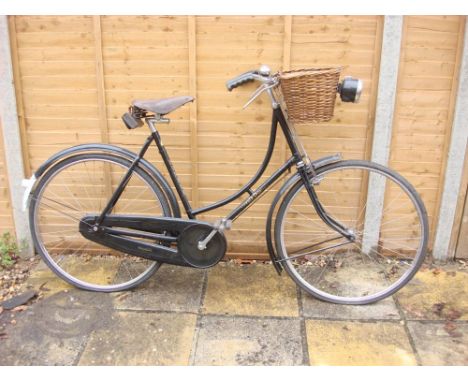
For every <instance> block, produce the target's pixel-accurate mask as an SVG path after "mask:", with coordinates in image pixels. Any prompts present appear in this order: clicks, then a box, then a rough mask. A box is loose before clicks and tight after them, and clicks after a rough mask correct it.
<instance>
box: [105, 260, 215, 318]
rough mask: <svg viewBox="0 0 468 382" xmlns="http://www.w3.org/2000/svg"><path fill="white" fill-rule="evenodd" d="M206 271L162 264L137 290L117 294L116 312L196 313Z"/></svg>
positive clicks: (115, 301)
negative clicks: (125, 310) (119, 310)
mask: <svg viewBox="0 0 468 382" xmlns="http://www.w3.org/2000/svg"><path fill="white" fill-rule="evenodd" d="M205 272H206V271H203V270H200V269H194V268H187V267H177V266H173V265H166V264H164V265H162V266H161V267H160V269H159V270H158V271H157V272H156V273H155V274H154V275H153V276H152V277H151V278H150V279H149V280H148V281H147V282H145V283H143V284H142V285H140V286H139V287H138V288H135V289H133V290H130V291H125V292H122V293H119V294H116V298H115V300H114V305H115V307H116V308H117V309H132V310H161V311H174V312H191V313H197V312H198V309H199V308H200V301H201V294H202V289H203V280H204V277H205V274H206V273H205Z"/></svg>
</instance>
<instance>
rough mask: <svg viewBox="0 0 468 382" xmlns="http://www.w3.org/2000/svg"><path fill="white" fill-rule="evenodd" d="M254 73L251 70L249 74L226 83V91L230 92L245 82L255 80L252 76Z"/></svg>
mask: <svg viewBox="0 0 468 382" xmlns="http://www.w3.org/2000/svg"><path fill="white" fill-rule="evenodd" d="M255 73H256V71H254V70H252V71H250V72H246V73H243V74H241V75H239V76H237V77H235V78H233V79H232V80H229V81H227V82H226V87H227V90H229V91H231V90H232V89H235V88H237V87H238V86H241V85H243V84H245V83H247V82H251V81H254V80H255V77H254V74H255Z"/></svg>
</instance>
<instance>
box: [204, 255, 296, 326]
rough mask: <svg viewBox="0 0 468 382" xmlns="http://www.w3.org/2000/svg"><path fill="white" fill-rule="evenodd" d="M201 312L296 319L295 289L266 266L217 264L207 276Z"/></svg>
mask: <svg viewBox="0 0 468 382" xmlns="http://www.w3.org/2000/svg"><path fill="white" fill-rule="evenodd" d="M203 311H204V312H205V313H214V314H236V315H247V316H275V317H278V316H288V317H297V316H298V315H299V306H298V301H297V291H296V285H295V284H294V283H293V281H292V280H291V279H290V278H289V277H287V276H286V275H283V276H281V277H280V276H278V274H277V273H276V271H275V269H274V268H273V266H271V265H267V264H254V265H245V266H242V267H240V266H238V265H237V266H236V265H232V264H220V265H218V266H216V267H215V268H212V269H210V270H209V272H208V284H207V290H206V295H205V299H204V305H203Z"/></svg>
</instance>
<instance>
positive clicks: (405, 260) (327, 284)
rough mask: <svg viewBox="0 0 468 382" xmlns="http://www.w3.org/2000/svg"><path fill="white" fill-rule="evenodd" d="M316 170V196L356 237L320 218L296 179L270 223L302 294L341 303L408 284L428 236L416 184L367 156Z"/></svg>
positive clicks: (384, 293)
mask: <svg viewBox="0 0 468 382" xmlns="http://www.w3.org/2000/svg"><path fill="white" fill-rule="evenodd" d="M317 173H318V176H319V177H320V178H321V180H320V183H319V184H317V185H314V190H315V192H316V194H317V197H318V200H319V201H320V203H321V205H322V206H323V208H324V210H325V211H326V212H327V214H328V215H329V216H331V217H333V219H334V220H336V221H337V222H339V223H340V224H342V225H343V226H344V227H346V229H348V230H349V232H352V233H353V234H354V240H348V239H346V238H345V237H344V236H342V235H340V234H339V233H338V232H337V231H335V230H334V229H332V228H330V226H328V225H327V224H325V223H324V221H323V220H322V219H321V218H320V216H319V215H318V214H317V212H316V209H315V208H314V206H313V204H312V201H311V198H310V197H309V194H308V192H307V190H306V188H305V187H304V184H303V182H302V181H301V180H299V181H298V182H297V183H296V184H295V185H294V186H292V188H291V190H290V191H289V192H288V193H287V195H286V196H285V198H284V199H283V201H282V203H281V205H280V208H279V211H278V215H277V218H276V222H275V245H276V250H277V253H278V255H279V258H280V261H281V262H282V264H283V265H284V268H285V269H286V271H287V273H288V274H289V275H290V276H291V277H292V279H293V280H294V281H295V282H296V283H297V284H298V285H299V286H300V287H301V288H302V289H303V290H305V291H306V292H307V293H309V294H311V295H313V296H315V297H317V298H319V299H322V300H325V301H329V302H334V303H340V304H367V303H372V302H375V301H378V300H380V299H382V298H385V297H387V296H389V295H391V294H392V293H394V292H396V291H397V290H398V289H400V288H402V287H403V286H404V285H406V283H408V281H409V280H411V278H412V277H413V276H414V274H415V273H416V272H417V270H418V269H419V267H420V266H421V264H422V262H423V260H424V257H425V254H426V246H427V240H428V222H427V215H426V210H425V208H424V204H423V202H422V201H421V198H420V197H419V195H418V194H417V192H416V191H415V190H414V188H413V187H412V186H411V185H410V184H409V183H408V181H407V180H405V179H404V178H403V177H401V176H400V175H399V174H397V173H396V172H394V171H392V170H390V169H388V168H386V167H383V166H380V165H378V164H375V163H371V162H366V161H343V162H339V163H335V164H331V165H328V166H325V167H323V168H321V169H319V170H318V171H317ZM379 190H380V191H379Z"/></svg>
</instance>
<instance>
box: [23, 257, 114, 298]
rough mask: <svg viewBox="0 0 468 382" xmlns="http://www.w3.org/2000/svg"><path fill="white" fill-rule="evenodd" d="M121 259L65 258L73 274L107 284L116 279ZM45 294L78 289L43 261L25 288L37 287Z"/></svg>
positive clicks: (64, 262)
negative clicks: (84, 259) (85, 260)
mask: <svg viewBox="0 0 468 382" xmlns="http://www.w3.org/2000/svg"><path fill="white" fill-rule="evenodd" d="M120 262H121V260H120V259H117V258H106V259H99V258H97V259H90V260H89V261H87V262H84V261H83V260H77V259H75V258H73V257H72V255H69V256H67V258H66V259H64V260H63V262H62V263H61V265H62V264H63V265H64V267H65V269H66V270H67V271H68V272H70V273H71V274H72V275H73V276H75V277H78V278H80V279H82V280H84V281H87V282H91V283H93V282H95V283H102V284H106V283H107V282H110V281H111V280H113V279H114V277H115V275H116V274H117V270H118V268H119V265H120ZM39 288H40V291H41V292H42V294H43V295H44V296H50V295H52V294H55V293H58V292H60V291H64V290H71V289H76V288H75V287H74V286H73V285H71V284H68V283H67V282H65V281H63V280H62V279H61V278H60V277H58V276H57V275H56V274H55V273H54V272H52V271H51V270H50V269H49V267H48V266H47V265H46V264H45V263H44V262H43V261H41V262H40V263H39V264H38V265H37V266H36V268H35V269H34V270H33V271H32V272H31V275H30V276H29V278H28V280H27V281H26V283H25V285H24V288H23V289H26V290H27V289H36V290H38V289H39Z"/></svg>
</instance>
